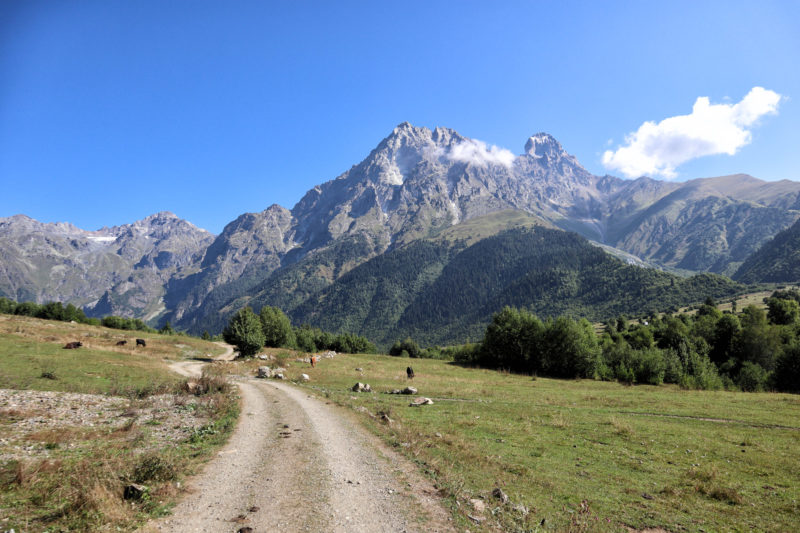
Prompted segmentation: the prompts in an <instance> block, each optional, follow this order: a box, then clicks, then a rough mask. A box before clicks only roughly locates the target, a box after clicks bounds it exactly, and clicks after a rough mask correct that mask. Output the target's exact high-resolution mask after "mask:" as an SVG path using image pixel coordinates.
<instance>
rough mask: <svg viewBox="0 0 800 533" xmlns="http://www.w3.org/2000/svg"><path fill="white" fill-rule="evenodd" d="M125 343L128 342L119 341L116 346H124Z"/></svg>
mask: <svg viewBox="0 0 800 533" xmlns="http://www.w3.org/2000/svg"><path fill="white" fill-rule="evenodd" d="M126 344H128V341H119V342H118V343H117V346H125V345H126Z"/></svg>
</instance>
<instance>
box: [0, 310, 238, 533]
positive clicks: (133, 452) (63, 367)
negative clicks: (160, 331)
mask: <svg viewBox="0 0 800 533" xmlns="http://www.w3.org/2000/svg"><path fill="white" fill-rule="evenodd" d="M137 337H141V338H145V339H146V341H147V347H146V348H141V347H139V348H136V347H135V343H134V339H135V338H137ZM122 339H127V340H128V344H127V345H126V346H120V347H117V346H116V342H117V341H118V340H122ZM72 341H80V342H82V343H83V347H81V348H79V349H75V350H65V349H63V345H64V344H66V343H67V342H72ZM222 351H223V348H221V347H219V346H217V345H214V344H211V343H207V342H205V341H201V340H199V339H192V338H187V337H182V336H164V335H156V334H141V333H140V332H123V331H117V330H110V329H108V328H102V327H93V326H86V325H81V324H70V323H64V322H53V321H46V320H38V319H32V318H29V317H15V316H8V315H0V358H2V360H3V370H2V372H0V387H3V388H8V389H34V390H42V391H64V392H77V393H104V394H114V395H119V396H123V397H127V398H128V400H129V404H128V405H129V408H128V410H127V412H126V411H113V412H115V413H117V412H118V413H119V414H118V415H117V416H119V417H120V418H119V421H120V422H122V424H121V425H120V424H119V423H117V424H113V425H102V426H101V425H96V426H95V427H93V428H87V427H77V426H70V425H66V424H65V425H63V426H59V427H55V428H52V427H48V428H46V429H38V430H36V431H26V432H23V433H20V434H19V435H18V437H17V440H16V442H20V443H29V447H30V445H32V446H33V449H34V451H33V452H27V453H29V454H32V455H30V457H31V458H28V459H9V460H5V461H2V460H0V524H2V526H0V529H3V530H6V529H10V528H14V529H15V530H16V531H101V530H102V531H114V530H121V531H126V530H131V529H133V528H135V526H136V525H137V524H138V523H139V522H141V521H142V520H143V519H145V518H147V517H148V516H152V515H159V514H162V513H163V512H164V508H165V505H169V502H170V499H171V498H174V497H175V496H176V494H177V488H176V487H175V480H176V479H179V478H181V477H183V476H184V475H186V474H187V473H188V472H191V471H192V470H193V469H195V468H196V467H197V466H198V464H199V463H200V462H201V461H203V460H205V459H206V458H208V457H210V456H211V455H212V453H213V450H214V449H215V447H218V446H219V445H221V444H222V443H223V442H224V441H225V440H226V438H227V435H229V433H230V430H231V429H232V428H233V426H234V423H235V420H236V418H237V416H238V402H237V400H236V398H235V397H233V396H232V394H231V387H230V386H229V385H228V384H227V381H226V380H225V378H224V377H220V376H210V375H206V376H203V377H202V378H200V379H198V380H196V383H195V387H196V389H195V390H194V391H193V392H192V394H191V395H189V394H186V393H185V392H181V391H182V390H186V389H187V388H188V386H187V383H186V382H185V381H184V382H181V381H180V380H179V379H178V378H177V377H173V375H172V374H171V373H170V372H169V370H168V368H167V364H166V361H165V360H166V359H167V358H169V359H173V360H174V359H181V358H186V357H200V356H207V355H216V354H219V353H222ZM46 374H47V375H46ZM53 377H55V378H57V379H52V378H53ZM165 393H166V394H168V395H170V396H167V397H166V398H170V397H172V396H171V395H175V394H177V395H179V396H177V398H178V400H177V401H174V402H172V403H170V401H167V400H165V399H164V398H165V396H163V394H165ZM46 394H53V393H46ZM55 394H57V392H56V393H55ZM156 395H158V396H156ZM87 401H90V402H91V401H92V400H87ZM109 401H111V400H110V399H109ZM104 402H105V400H103V401H98V405H97V407H93V406H92V405H89V404H84V405H83V407H82V408H83V409H88V410H92V409H101V405H105V403H104ZM159 402H163V405H165V406H169V405H172V406H173V408H175V409H185V410H187V411H188V410H191V412H192V414H191V417H192V419H194V420H207V421H208V422H207V423H206V424H205V425H204V426H202V427H198V429H197V430H196V431H194V433H192V434H190V435H189V437H188V438H186V437H182V439H183V440H181V441H179V442H170V444H169V446H167V447H166V448H164V447H162V448H160V449H154V448H153V441H154V438H153V434H154V432H155V431H161V429H162V428H158V427H157V426H159V424H160V422H161V419H159V417H158V415H157V413H159V412H160V411H159V409H161V407H160V406H161V405H162V403H159ZM148 405H149V407H148V409H149V411H148V412H149V413H150V414H149V415H148V416H149V418H148V419H147V420H145V421H144V422H141V423H140V417H141V416H142V415H141V414H140V413H141V411H142V410H143V409H145V408H146V407H147V406H148ZM123 406H124V403H123ZM122 408H124V407H120V409H122ZM173 414H174V413H173ZM49 415H50V413H49V412H48V411H46V410H44V411H42V410H35V409H21V408H14V407H10V408H5V409H3V410H2V411H0V434H2V433H3V430H4V428H12V427H14V425H15V424H18V423H19V422H24V421H25V419H27V418H30V417H34V416H45V417H48V416H49ZM127 415H131V416H127ZM58 420H61V418H59V419H58ZM72 423H73V424H77V423H79V422H72ZM151 426H152V427H151ZM17 427H22V426H17ZM166 434H167V436H168V435H169V432H167V433H166ZM184 434H185V433H184ZM159 438H163V437H159ZM37 450H41V451H37ZM43 455H49V457H43ZM134 480H135V481H139V482H141V483H144V484H146V485H147V486H148V487H149V491H148V495H149V496H148V497H146V498H143V499H141V500H139V501H135V502H130V501H125V500H124V499H123V489H124V486H125V485H126V484H128V483H131V482H132V481H134ZM154 495H158V496H157V498H154V497H152V496H154ZM161 500H163V501H164V502H165V503H163V504H162V503H160V501H161Z"/></svg>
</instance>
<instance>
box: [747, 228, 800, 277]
mask: <svg viewBox="0 0 800 533" xmlns="http://www.w3.org/2000/svg"><path fill="white" fill-rule="evenodd" d="M733 277H734V279H736V280H738V281H741V282H742V283H769V282H772V283H785V282H795V281H800V221H798V222H796V223H795V224H794V225H793V226H792V227H790V228H788V229H785V230H783V231H782V232H780V233H778V234H777V235H776V236H775V237H774V238H773V239H772V240H770V241H768V242H767V243H766V244H764V246H762V247H761V249H759V250H758V251H757V252H756V253H754V254H753V255H751V256H750V257H749V258H748V259H747V261H745V262H744V263H743V264H742V266H741V267H740V268H739V270H738V271H737V272H736V274H734V276H733Z"/></svg>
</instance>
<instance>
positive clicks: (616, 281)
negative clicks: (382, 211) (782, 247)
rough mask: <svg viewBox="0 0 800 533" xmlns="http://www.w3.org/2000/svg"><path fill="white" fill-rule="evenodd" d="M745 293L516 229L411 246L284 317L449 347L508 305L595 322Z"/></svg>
mask: <svg viewBox="0 0 800 533" xmlns="http://www.w3.org/2000/svg"><path fill="white" fill-rule="evenodd" d="M743 288H744V287H743V286H742V285H739V284H737V283H734V282H732V281H730V280H729V279H727V278H724V277H721V276H716V275H710V274H704V275H699V276H693V277H691V278H680V277H677V276H675V275H672V274H668V273H666V272H662V271H659V270H654V269H644V268H640V267H636V266H631V265H627V264H625V263H623V262H622V261H620V260H618V259H616V258H614V257H612V256H610V255H609V254H607V253H605V252H604V251H603V250H601V249H600V248H598V247H595V246H592V245H591V244H590V243H589V242H588V241H586V240H585V239H583V238H582V237H580V236H578V235H576V234H574V233H568V232H563V231H559V230H552V229H547V228H543V227H533V228H515V229H510V230H506V231H504V232H501V233H499V234H497V235H494V236H491V237H488V238H485V239H482V240H480V241H478V242H477V243H475V244H471V245H467V244H465V243H464V242H463V241H454V242H453V241H448V240H439V241H417V242H414V243H411V244H409V245H407V246H405V247H402V248H399V249H396V250H394V251H392V252H389V253H386V254H383V255H382V256H380V257H376V258H374V259H372V260H371V261H369V262H367V263H365V264H364V265H361V266H359V267H356V268H354V269H353V270H351V271H350V272H348V273H347V274H345V275H344V276H342V277H341V278H340V279H339V280H337V281H336V282H335V283H333V284H332V285H331V286H330V287H328V288H326V289H324V290H322V291H321V292H320V293H318V294H317V295H314V296H312V297H311V298H309V299H308V300H307V301H306V302H305V303H303V304H302V305H300V306H298V307H297V308H295V309H290V310H289V314H290V316H291V317H292V319H293V321H294V322H296V323H300V322H309V323H311V324H313V325H317V326H320V327H322V328H323V329H326V330H331V331H352V332H354V333H358V334H361V335H366V336H367V337H369V338H371V339H373V340H374V341H377V342H378V343H382V344H387V343H390V342H391V341H393V340H396V339H398V338H404V337H406V336H411V337H412V338H414V339H416V340H418V341H420V342H421V343H422V344H434V343H438V344H449V343H459V342H463V341H465V340H469V339H473V340H476V339H478V338H480V336H481V335H482V333H483V331H484V328H485V327H486V324H487V323H488V322H489V320H490V318H491V316H492V314H493V313H494V312H496V311H498V310H499V309H502V308H503V307H504V306H506V305H513V306H518V307H526V308H528V309H530V310H532V311H533V312H535V313H536V314H537V315H539V316H543V317H547V316H556V315H570V316H574V317H586V318H588V319H589V320H594V321H601V320H605V319H607V318H609V317H612V316H616V315H618V314H621V313H626V314H634V315H635V314H645V313H650V312H656V311H661V310H668V309H674V308H677V307H678V306H680V305H685V304H688V303H690V302H697V301H702V300H704V299H705V298H707V297H709V296H711V297H715V298H720V297H725V296H729V295H732V294H734V293H736V292H738V291H741V290H742V289H743Z"/></svg>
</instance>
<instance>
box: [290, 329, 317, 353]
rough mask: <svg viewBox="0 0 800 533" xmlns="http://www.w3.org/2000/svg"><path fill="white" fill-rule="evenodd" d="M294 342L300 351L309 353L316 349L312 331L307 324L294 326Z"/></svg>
mask: <svg viewBox="0 0 800 533" xmlns="http://www.w3.org/2000/svg"><path fill="white" fill-rule="evenodd" d="M294 344H295V346H296V347H297V349H298V350H300V351H301V352H307V353H311V352H313V351H316V349H317V345H316V343H315V342H314V332H313V331H312V330H311V328H309V327H308V326H303V327H300V328H295V330H294Z"/></svg>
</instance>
